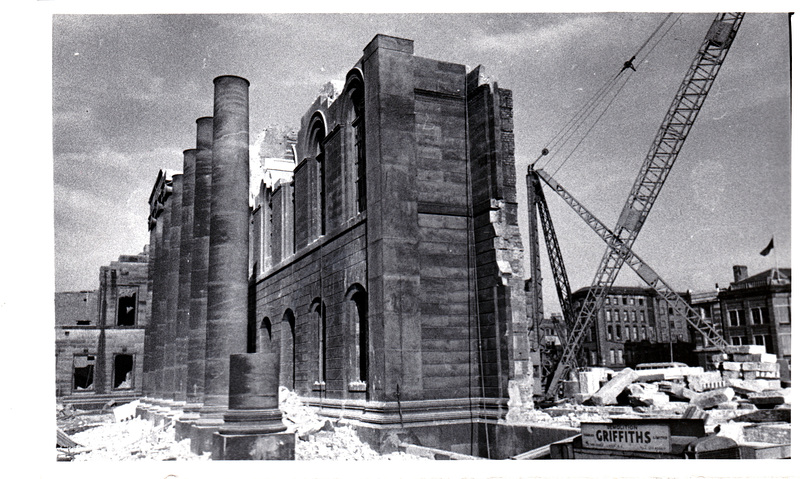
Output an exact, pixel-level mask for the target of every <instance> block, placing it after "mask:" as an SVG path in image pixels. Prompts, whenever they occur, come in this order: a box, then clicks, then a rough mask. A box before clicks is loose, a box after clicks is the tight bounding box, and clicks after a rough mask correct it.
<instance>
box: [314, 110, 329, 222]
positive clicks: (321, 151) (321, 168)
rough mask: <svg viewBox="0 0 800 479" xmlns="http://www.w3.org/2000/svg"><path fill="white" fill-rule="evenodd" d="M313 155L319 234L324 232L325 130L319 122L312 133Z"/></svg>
mask: <svg viewBox="0 0 800 479" xmlns="http://www.w3.org/2000/svg"><path fill="white" fill-rule="evenodd" d="M312 138H313V140H312V141H313V148H314V157H315V158H316V160H317V184H318V186H319V234H320V235H324V234H325V216H326V215H325V196H326V189H325V146H324V145H323V144H322V143H323V141H324V140H325V130H324V129H323V127H322V122H320V123H319V124H318V125H317V126H315V129H314V131H313V133H312Z"/></svg>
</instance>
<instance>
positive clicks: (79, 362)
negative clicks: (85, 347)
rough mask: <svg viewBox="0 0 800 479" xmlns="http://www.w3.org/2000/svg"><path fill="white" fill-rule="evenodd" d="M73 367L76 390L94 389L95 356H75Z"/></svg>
mask: <svg viewBox="0 0 800 479" xmlns="http://www.w3.org/2000/svg"><path fill="white" fill-rule="evenodd" d="M72 367H73V369H72V371H73V373H72V381H73V388H74V389H75V390H76V391H85V390H88V389H94V356H75V357H74V358H73V360H72Z"/></svg>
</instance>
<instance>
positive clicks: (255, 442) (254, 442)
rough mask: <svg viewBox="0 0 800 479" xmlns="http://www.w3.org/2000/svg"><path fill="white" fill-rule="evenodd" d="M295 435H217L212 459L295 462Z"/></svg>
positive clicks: (214, 438)
mask: <svg viewBox="0 0 800 479" xmlns="http://www.w3.org/2000/svg"><path fill="white" fill-rule="evenodd" d="M294 441H295V436H294V433H291V432H280V433H272V434H225V433H219V432H218V433H215V434H214V436H213V449H212V451H211V459H215V460H225V461H279V460H282V461H293V460H294V446H295V444H294Z"/></svg>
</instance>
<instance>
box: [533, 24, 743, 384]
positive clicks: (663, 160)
mask: <svg viewBox="0 0 800 479" xmlns="http://www.w3.org/2000/svg"><path fill="white" fill-rule="evenodd" d="M743 17H744V13H720V14H718V15H717V16H716V18H715V19H714V22H713V23H712V24H711V27H710V28H709V30H708V32H707V33H706V36H705V38H704V39H703V43H702V44H701V46H700V49H699V51H698V52H697V55H696V56H695V58H694V60H693V62H692V64H691V66H690V67H689V70H688V72H687V73H686V75H685V77H684V79H683V81H682V82H681V86H680V88H679V89H678V92H677V94H676V95H675V98H674V100H673V101H672V104H671V105H670V108H669V110H668V111H667V114H666V116H665V117H664V120H663V121H662V122H661V126H660V127H659V130H658V133H657V135H656V138H655V140H654V142H653V144H652V146H651V147H650V150H649V152H648V154H647V157H646V158H645V161H644V163H643V165H642V168H641V170H640V171H639V175H638V176H637V178H636V181H635V182H634V185H633V188H632V189H631V192H630V195H629V196H628V200H627V202H626V203H625V206H624V207H623V209H622V212H621V213H620V216H619V219H618V221H617V225H616V227H615V228H614V232H613V237H614V244H615V245H618V246H612V245H610V244H609V246H608V248H607V249H606V252H605V254H604V255H603V259H602V261H601V263H600V266H599V267H598V269H597V272H596V273H595V277H594V281H593V282H592V286H591V287H590V288H589V291H588V293H587V295H586V299H585V300H584V302H583V306H582V307H581V310H580V312H579V313H578V315H577V319H576V321H575V325H574V326H573V328H572V329H571V331H570V334H569V338H570V339H569V340H568V341H567V344H566V345H565V347H564V354H563V356H562V358H561V361H560V362H559V365H558V367H557V368H556V374H555V376H554V377H553V380H552V381H551V383H550V385H549V387H548V391H547V396H548V397H553V396H554V395H555V391H556V390H557V388H558V382H559V381H560V380H561V379H562V378H563V375H564V374H565V373H566V370H567V367H568V365H570V364H572V363H573V362H574V359H575V355H576V354H577V351H578V350H579V348H580V345H581V344H582V342H583V336H584V333H585V331H586V329H587V327H588V325H589V324H590V323H591V321H592V320H593V318H594V317H595V315H596V314H597V310H598V308H599V306H600V305H601V304H602V303H603V300H604V298H605V296H606V295H607V294H608V290H609V288H610V287H611V286H612V285H613V283H614V280H615V279H616V277H617V275H618V274H619V271H620V270H621V269H622V265H623V264H624V263H625V262H626V259H627V258H626V255H627V254H628V253H629V252H630V248H631V247H632V246H633V243H634V241H636V237H637V236H638V235H639V232H640V231H641V228H642V225H644V222H645V220H646V219H647V216H648V214H649V213H650V210H651V209H652V207H653V204H654V203H655V200H656V198H657V197H658V194H659V192H660V191H661V187H662V186H663V185H664V182H665V181H666V179H667V176H668V175H669V172H670V170H671V168H672V165H673V164H674V162H675V159H676V158H677V156H678V153H679V152H680V150H681V147H682V146H683V143H684V142H685V141H686V137H687V136H688V134H689V131H690V130H691V128H692V125H694V122H695V119H696V118H697V114H698V113H699V111H700V108H701V107H702V106H703V102H704V101H705V99H706V97H707V96H708V92H709V90H710V89H711V86H712V84H713V83H714V80H715V79H716V77H717V73H718V72H719V69H720V67H721V66H722V62H723V61H724V60H725V57H726V56H727V54H728V51H729V49H730V46H731V43H732V42H733V39H734V37H735V36H736V32H737V31H738V30H739V26H740V24H741V22H742V18H743Z"/></svg>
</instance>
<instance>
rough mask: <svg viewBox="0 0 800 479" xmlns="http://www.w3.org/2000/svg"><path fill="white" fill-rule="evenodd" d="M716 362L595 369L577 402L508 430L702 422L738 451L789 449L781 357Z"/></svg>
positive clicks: (730, 357) (576, 389)
mask: <svg viewBox="0 0 800 479" xmlns="http://www.w3.org/2000/svg"><path fill="white" fill-rule="evenodd" d="M713 361H714V362H715V364H714V365H715V366H716V368H717V369H716V370H714V371H703V370H702V368H693V367H685V368H672V369H664V370H654V369H651V370H642V371H634V370H632V369H629V368H626V369H623V370H622V371H617V372H614V371H611V370H609V369H606V368H588V369H585V370H583V371H580V372H578V373H577V374H576V375H575V377H573V378H572V381H570V382H571V383H572V384H568V387H567V388H565V389H569V390H570V391H572V392H573V394H572V397H571V398H568V399H567V400H564V401H562V402H560V403H559V404H556V405H554V406H550V407H546V408H542V409H533V408H529V409H528V410H523V411H515V412H514V414H513V415H511V414H510V415H509V416H508V417H507V419H506V423H508V424H515V425H530V424H537V425H550V426H554V427H559V426H568V427H580V425H581V423H582V422H605V421H609V420H611V419H612V418H623V417H636V418H687V419H691V418H700V419H703V420H704V421H705V429H706V434H708V435H718V436H722V437H727V438H730V439H733V440H734V441H736V443H737V444H739V445H743V444H752V443H768V444H781V445H784V444H790V443H791V387H790V383H789V382H788V381H784V382H782V381H781V379H780V377H781V376H780V371H779V365H778V364H777V361H776V358H775V355H773V354H767V353H766V351H765V350H764V349H763V347H759V346H734V347H731V348H730V350H729V351H728V353H726V354H718V355H715V356H714V357H713ZM784 377H785V376H784Z"/></svg>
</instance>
